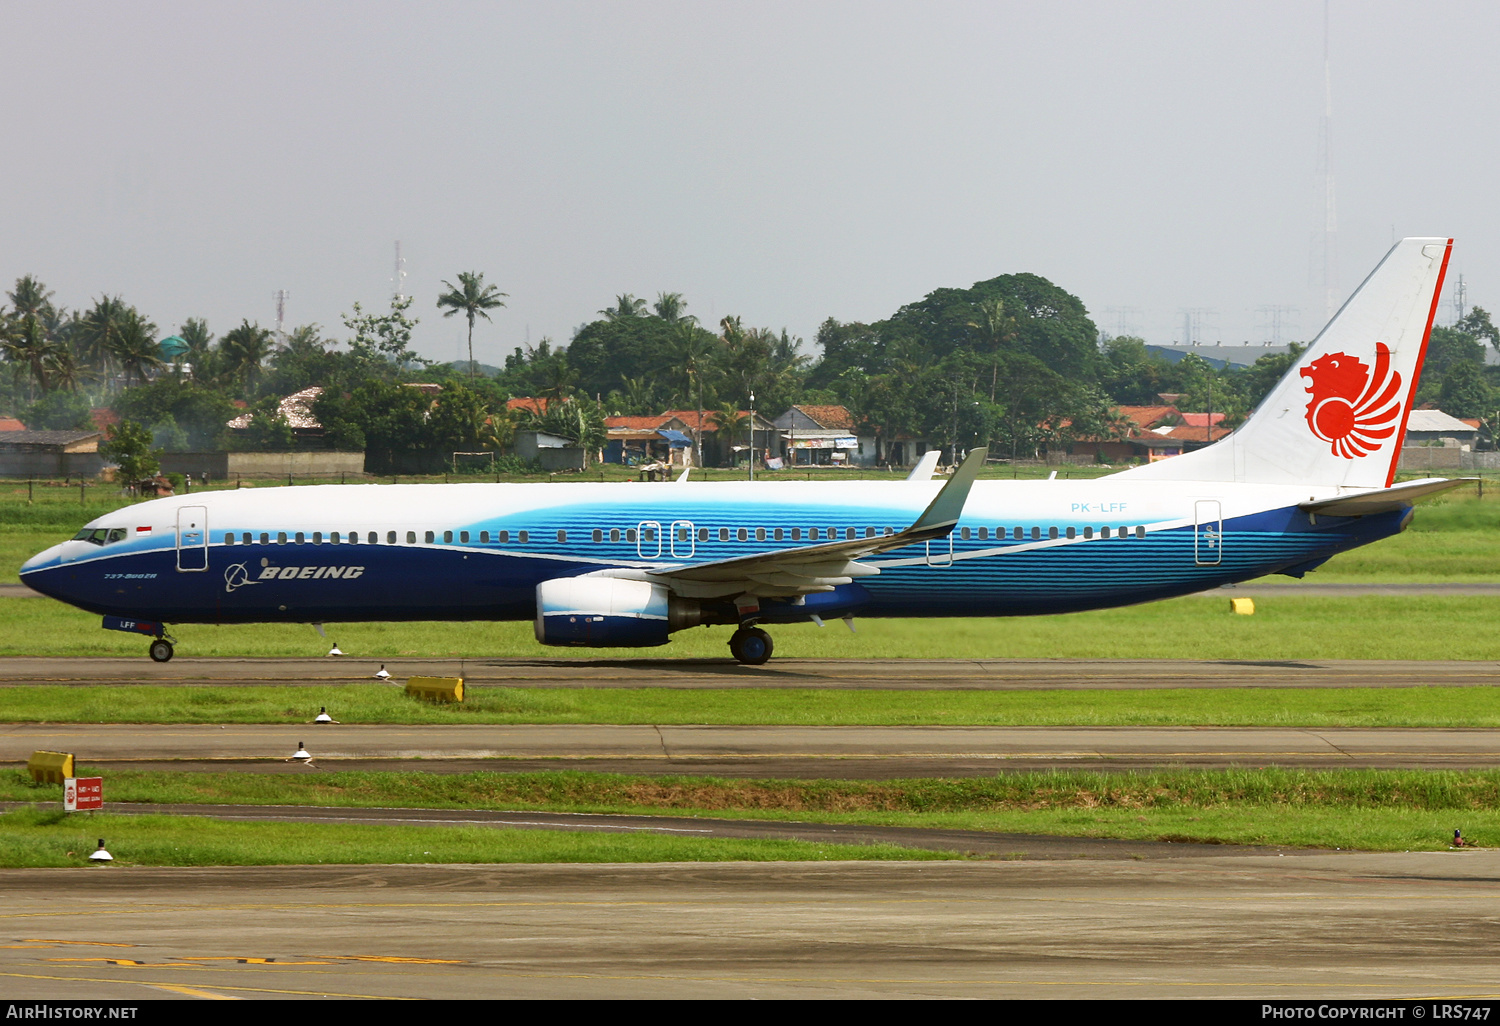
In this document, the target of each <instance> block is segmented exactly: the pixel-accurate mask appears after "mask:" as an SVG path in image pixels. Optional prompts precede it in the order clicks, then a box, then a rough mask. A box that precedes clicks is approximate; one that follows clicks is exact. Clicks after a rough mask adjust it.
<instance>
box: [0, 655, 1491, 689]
mask: <svg viewBox="0 0 1500 1026" xmlns="http://www.w3.org/2000/svg"><path fill="white" fill-rule="evenodd" d="M381 666H385V667H386V669H387V671H388V672H389V673H391V674H392V676H393V678H394V680H395V682H396V683H399V682H400V681H403V680H405V679H406V678H407V677H412V676H419V675H422V676H461V677H463V678H464V680H465V681H466V684H467V686H469V687H516V688H647V687H650V688H838V689H882V690H958V691H974V690H980V691H1033V690H1053V689H1058V690H1096V689H1123V690H1135V689H1153V688H1402V687H1427V686H1443V687H1492V686H1494V685H1496V684H1500V661H1497V662H1479V661H1461V660H1446V661H1420V660H1401V659H1391V660H1378V659H1319V660H1198V659H774V660H772V661H771V662H769V663H767V664H766V665H764V666H742V665H740V664H739V663H736V662H735V661H734V660H732V659H727V658H725V659H589V660H580V659H546V658H536V659H466V660H458V659H401V660H391V661H389V662H387V663H382V662H380V661H379V660H368V659H354V658H344V659H339V658H323V659H202V658H198V659H194V658H177V659H174V660H172V661H171V662H169V663H153V662H151V661H150V660H149V659H146V658H144V656H142V657H139V658H130V659H118V658H108V659H81V658H80V659H73V658H69V659H44V658H28V657H14V658H4V659H0V688H4V687H12V686H26V685H32V684H62V685H68V684H80V685H82V684H87V685H101V684H103V685H109V684H157V685H165V686H174V685H175V686H202V685H205V684H212V685H214V686H216V687H233V686H246V685H256V686H267V685H286V686H307V687H320V688H321V687H327V686H328V685H330V684H338V683H347V684H354V683H368V684H373V683H375V680H374V674H375V672H376V671H377V670H379V669H380V668H381Z"/></svg>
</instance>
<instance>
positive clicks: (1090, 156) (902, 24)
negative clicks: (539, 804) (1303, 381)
mask: <svg viewBox="0 0 1500 1026" xmlns="http://www.w3.org/2000/svg"><path fill="white" fill-rule="evenodd" d="M1331 11H1332V14H1331V25H1332V49H1331V54H1332V70H1333V109H1334V118H1333V137H1332V138H1333V150H1332V152H1333V167H1334V172H1335V176H1336V179H1337V197H1338V225H1339V235H1338V241H1339V248H1338V256H1339V266H1340V278H1339V285H1340V294H1341V296H1342V295H1343V294H1346V293H1347V292H1348V291H1349V290H1350V289H1352V288H1353V287H1354V286H1355V285H1357V284H1358V282H1359V280H1360V279H1361V278H1362V277H1363V276H1364V275H1365V274H1366V273H1367V272H1368V271H1369V269H1370V268H1372V267H1373V266H1374V264H1375V262H1376V261H1377V260H1378V259H1379V258H1380V256H1381V255H1382V254H1383V253H1384V251H1385V250H1386V249H1387V248H1388V246H1389V245H1390V242H1391V238H1392V236H1393V234H1394V235H1396V236H1400V235H1453V236H1456V237H1457V245H1456V248H1455V251H1454V252H1455V255H1454V263H1453V267H1452V269H1451V271H1450V280H1451V279H1452V278H1454V277H1456V275H1457V274H1458V273H1460V272H1461V273H1463V275H1464V277H1465V279H1466V280H1467V281H1468V282H1469V285H1470V291H1469V296H1470V303H1471V305H1472V304H1473V303H1478V304H1480V305H1482V306H1487V307H1492V308H1493V307H1494V306H1496V305H1500V190H1497V188H1496V179H1497V168H1500V160H1497V155H1500V146H1497V143H1496V140H1495V132H1496V129H1495V126H1496V125H1500V116H1497V115H1500V110H1497V106H1500V61H1496V60H1495V59H1494V45H1495V41H1496V40H1497V39H1500V5H1497V4H1493V3H1447V4H1443V3H1430V2H1427V3H1415V2H1411V3H1396V2H1381V0H1360V2H1358V3H1355V2H1353V0H1334V2H1333V4H1332V8H1331ZM0 19H3V22H0V23H3V24H4V25H5V34H6V39H7V42H6V45H5V47H4V57H3V59H0V89H3V94H4V96H5V97H6V103H5V105H4V108H3V111H0V140H3V144H0V147H3V148H0V153H3V154H4V159H3V161H0V168H3V172H0V173H3V175H4V182H5V186H6V187H5V189H4V207H3V216H0V283H3V284H4V287H6V288H9V283H10V282H11V281H13V280H14V279H15V278H16V277H17V276H19V275H21V274H25V273H33V274H36V275H38V276H39V277H41V278H42V279H43V280H44V281H45V282H46V283H47V285H49V286H50V287H51V288H53V289H54V290H55V291H56V293H57V300H58V301H59V302H61V303H63V304H65V305H67V306H70V307H72V306H81V305H87V304H88V303H89V302H90V301H91V300H92V298H93V297H96V296H98V295H100V294H102V293H110V294H120V295H122V296H124V297H125V298H126V299H127V300H128V301H130V302H132V303H134V304H136V305H137V306H138V307H140V308H141V309H142V310H143V311H144V312H145V313H147V314H148V315H149V316H150V317H152V318H153V319H154V320H155V321H156V322H157V324H158V325H160V326H161V327H162V328H163V329H175V328H176V326H177V325H178V324H180V323H181V321H182V320H183V319H184V318H186V317H190V316H201V317H205V318H207V319H208V322H209V325H210V328H211V329H213V330H214V331H215V332H218V333H222V332H223V331H225V330H227V329H228V328H230V327H232V326H234V325H235V324H237V323H238V322H239V320H240V319H241V318H242V317H248V318H250V319H251V320H258V321H260V322H261V323H262V324H270V323H272V322H273V321H274V303H273V299H272V296H273V293H274V292H275V291H276V290H277V289H287V290H288V291H289V292H290V293H291V298H290V301H289V303H288V307H287V319H288V322H289V324H292V325H295V324H302V323H306V322H310V321H312V322H317V323H319V324H322V325H323V326H324V328H325V329H327V330H328V331H329V332H331V333H333V334H335V335H337V336H339V337H343V335H344V329H343V326H342V324H341V323H340V314H341V312H344V311H347V310H349V309H350V306H351V304H352V303H353V302H354V301H356V300H358V301H360V302H361V303H363V304H364V305H365V306H366V307H367V308H370V307H377V308H383V307H384V305H385V303H386V301H387V299H388V297H389V294H390V291H391V277H392V263H393V258H394V254H393V245H394V242H395V240H397V239H400V240H401V243H402V251H403V254H404V255H405V257H406V258H407V271H408V275H409V277H408V279H407V291H408V292H409V293H410V294H411V295H413V296H415V297H416V303H415V306H414V308H413V312H414V313H415V314H417V316H419V317H420V318H421V321H422V323H421V325H420V326H419V327H418V329H417V342H418V346H417V348H418V349H419V350H420V351H422V352H423V353H424V354H425V355H429V356H432V357H436V358H441V359H452V358H453V357H454V356H455V355H457V353H458V346H459V344H460V343H461V339H462V337H463V327H462V324H461V321H460V320H458V319H454V320H443V319H442V317H441V314H440V313H439V311H438V310H437V309H436V308H435V306H434V303H435V300H436V296H437V293H438V291H439V281H440V279H443V278H449V279H451V278H453V277H454V276H455V275H456V273H457V272H458V271H461V270H480V271H483V272H484V273H485V274H486V276H487V278H488V279H489V280H490V281H493V282H495V283H496V284H498V285H499V286H500V288H501V289H502V290H503V291H505V292H508V293H509V294H510V297H511V298H510V300H509V307H508V308H507V309H505V310H499V311H495V313H494V323H493V324H486V323H484V322H483V321H481V322H480V326H479V328H478V329H477V330H476V341H475V354H476V356H477V357H478V358H480V359H482V360H485V361H487V362H492V363H493V362H499V361H500V359H501V357H502V356H503V354H504V353H506V352H509V351H510V349H511V348H512V347H514V346H516V345H519V344H521V342H522V341H523V339H524V338H525V337H526V336H527V333H528V331H529V335H530V338H531V340H532V342H535V341H537V340H538V339H539V338H541V337H542V336H543V335H550V336H552V337H553V338H554V339H557V340H559V341H566V340H567V339H568V338H569V336H570V334H571V331H572V329H573V328H574V327H575V326H576V325H578V324H580V323H583V322H585V321H587V320H591V319H593V317H594V316H595V311H597V310H599V309H600V308H601V307H604V306H606V305H608V304H609V303H610V302H611V301H612V299H613V297H614V296H615V295H616V294H618V293H621V292H632V293H634V294H636V295H638V296H643V297H646V298H648V299H650V298H654V297H655V295H656V293H657V292H659V291H663V290H666V291H677V292H681V293H683V294H684V295H685V297H686V298H687V301H688V304H689V309H690V312H693V313H696V314H698V315H699V316H700V317H701V318H702V319H703V320H704V321H705V322H711V320H712V319H716V318H717V317H720V316H723V315H724V314H726V313H733V314H739V315H742V316H743V318H744V321H745V323H746V324H747V325H757V326H768V327H773V328H778V329H779V328H782V327H786V328H787V329H788V330H790V331H791V332H792V333H793V334H794V335H800V336H803V337H804V338H806V339H808V340H809V341H810V340H811V338H812V335H813V333H814V332H815V330H816V328H817V325H818V323H819V322H820V321H822V320H823V319H824V318H825V317H829V316H833V317H837V318H839V319H840V320H873V319H877V318H880V317H884V316H886V315H888V314H890V313H891V312H893V311H894V310H895V309H896V308H897V307H898V306H899V305H901V304H902V303H905V302H910V301H913V300H916V299H919V298H921V297H922V296H923V295H924V294H925V293H927V292H929V291H931V290H932V289H935V288H940V287H945V286H959V287H963V286H967V285H969V284H970V283H972V282H974V281H977V280H980V279H984V278H989V277H992V276H994V275H997V274H1005V273H1012V272H1018V271H1031V272H1035V273H1037V274H1041V275H1044V276H1045V277H1047V278H1049V279H1051V280H1052V281H1054V282H1056V283H1057V284H1058V285H1060V286H1062V287H1063V288H1065V289H1067V290H1068V291H1070V292H1072V293H1074V294H1076V295H1077V296H1079V297H1080V298H1081V299H1082V300H1083V302H1084V303H1085V304H1086V305H1087V306H1088V308H1089V310H1090V311H1091V312H1092V313H1093V315H1094V317H1095V319H1096V321H1097V322H1098V323H1099V325H1100V326H1101V327H1102V328H1104V329H1106V330H1109V331H1112V332H1113V331H1118V330H1120V329H1122V328H1123V329H1126V330H1134V331H1136V332H1138V333H1141V334H1144V335H1146V336H1147V337H1148V338H1149V339H1150V340H1152V341H1160V342H1167V341H1174V340H1177V339H1179V338H1180V337H1181V334H1182V322H1183V311H1184V310H1186V309H1200V310H1204V311H1212V312H1206V313H1203V314H1201V315H1200V320H1201V324H1202V334H1203V336H1204V337H1205V338H1223V339H1225V340H1233V341H1241V340H1243V339H1246V338H1253V339H1257V340H1259V339H1262V338H1264V337H1266V335H1267V333H1268V317H1267V315H1265V314H1263V313H1258V312H1257V311H1258V310H1259V308H1262V307H1267V306H1282V307H1296V308H1298V310H1299V312H1298V313H1295V314H1290V313H1289V314H1287V315H1285V317H1286V323H1287V328H1286V329H1284V331H1285V334H1287V335H1288V336H1289V337H1304V336H1310V335H1311V334H1313V333H1315V331H1316V330H1317V329H1318V328H1319V327H1320V326H1321V324H1322V321H1323V305H1324V304H1323V297H1322V291H1321V286H1320V282H1319V280H1318V279H1317V278H1316V277H1314V276H1313V274H1312V267H1311V265H1312V262H1313V261H1312V253H1313V249H1312V239H1313V236H1314V234H1315V232H1316V231H1318V230H1319V229H1320V228H1321V224H1322V206H1321V196H1322V182H1321V180H1320V179H1319V178H1318V176H1317V174H1316V171H1317V158H1318V123H1319V116H1320V114H1321V112H1322V104H1323V60H1322V54H1323V8H1322V5H1321V4H1320V3H1317V2H1316V0H1297V2H1275V0H1271V2H1267V0H1260V2H1256V3H1235V4H1229V3H1213V2H1183V3H1144V2H1136V3H1122V2H1108V3H1082V2H1079V3H1068V2H1056V0H1052V2H1038V3H1005V2H990V3H976V4H969V3H935V2H922V3H873V2H870V0H862V2H858V3H818V2H807V0H800V2H797V3H776V2H768V0H755V2H753V3H743V4H740V3H727V2H697V3H666V2H644V0H642V2H635V3H606V2H593V3H565V2H557V0H548V2H545V3H500V2H495V3H441V2H432V0H426V2H422V3H377V2H372V0H361V2H358V3H305V2H304V3H286V4H278V3H269V2H265V0H258V2H256V3H249V4H235V3H228V2H214V3H201V2H200V3H146V2H139V0H137V2H132V3H114V2H111V3H98V4H89V3H56V2H46V3H21V2H15V0H0ZM1444 316H1445V317H1447V316H1449V315H1448V314H1447V312H1446V309H1445V314H1444ZM163 333H165V331H163Z"/></svg>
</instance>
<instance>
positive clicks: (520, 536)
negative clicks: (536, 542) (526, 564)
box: [516, 531, 531, 545]
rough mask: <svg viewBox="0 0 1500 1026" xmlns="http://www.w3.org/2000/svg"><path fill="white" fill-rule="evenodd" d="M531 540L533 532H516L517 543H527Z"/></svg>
mask: <svg viewBox="0 0 1500 1026" xmlns="http://www.w3.org/2000/svg"><path fill="white" fill-rule="evenodd" d="M530 540H531V532H530V531H517V532H516V542H517V543H519V544H521V545H525V544H526V543H527V542H528V541H530Z"/></svg>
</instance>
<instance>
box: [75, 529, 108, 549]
mask: <svg viewBox="0 0 1500 1026" xmlns="http://www.w3.org/2000/svg"><path fill="white" fill-rule="evenodd" d="M108 536H109V532H108V531H106V530H105V529H104V528H102V527H93V528H89V527H85V528H84V529H83V530H82V531H79V532H78V533H77V534H75V535H74V536H73V540H74V541H86V542H93V543H94V544H95V545H103V544H104V539H105V538H107V537H108Z"/></svg>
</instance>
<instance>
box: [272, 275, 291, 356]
mask: <svg viewBox="0 0 1500 1026" xmlns="http://www.w3.org/2000/svg"><path fill="white" fill-rule="evenodd" d="M290 298H292V294H291V293H290V292H288V291H287V290H286V289H277V290H276V344H277V345H279V346H284V345H286V301H287V300H288V299H290Z"/></svg>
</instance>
